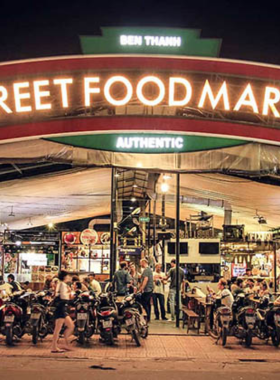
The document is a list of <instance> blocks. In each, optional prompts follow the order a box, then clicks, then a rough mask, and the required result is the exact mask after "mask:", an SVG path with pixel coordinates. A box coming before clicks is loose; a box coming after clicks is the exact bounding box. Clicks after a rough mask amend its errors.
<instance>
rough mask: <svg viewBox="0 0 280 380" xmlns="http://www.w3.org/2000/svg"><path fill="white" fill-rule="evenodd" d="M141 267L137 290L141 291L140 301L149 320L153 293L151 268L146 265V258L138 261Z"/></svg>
mask: <svg viewBox="0 0 280 380" xmlns="http://www.w3.org/2000/svg"><path fill="white" fill-rule="evenodd" d="M140 265H141V268H143V272H142V275H141V285H140V288H139V292H141V293H142V297H141V301H142V305H143V307H144V309H145V310H146V313H147V320H148V322H150V320H151V296H152V294H153V285H154V282H153V272H152V269H151V268H150V267H149V265H148V260H146V259H142V260H141V261H140Z"/></svg>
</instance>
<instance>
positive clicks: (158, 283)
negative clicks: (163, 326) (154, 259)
mask: <svg viewBox="0 0 280 380" xmlns="http://www.w3.org/2000/svg"><path fill="white" fill-rule="evenodd" d="M164 278H165V274H164V273H163V272H162V271H161V264H156V267H155V272H154V273H153V280H154V291H153V304H154V311H155V316H156V318H155V319H156V320H159V309H158V302H159V306H160V313H161V319H162V320H163V321H166V320H167V318H166V316H165V306H164Z"/></svg>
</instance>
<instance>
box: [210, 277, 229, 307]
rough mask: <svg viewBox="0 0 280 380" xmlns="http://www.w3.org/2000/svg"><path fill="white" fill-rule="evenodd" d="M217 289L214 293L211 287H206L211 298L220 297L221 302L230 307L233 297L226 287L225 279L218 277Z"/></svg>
mask: <svg viewBox="0 0 280 380" xmlns="http://www.w3.org/2000/svg"><path fill="white" fill-rule="evenodd" d="M218 289H219V291H218V293H217V294H216V293H215V292H214V291H213V289H211V288H209V287H207V290H208V291H209V293H210V294H211V295H212V297H213V298H221V304H222V305H224V306H227V307H229V308H230V309H231V308H232V304H233V302H234V298H233V295H232V293H231V291H230V290H229V289H228V288H227V281H226V280H225V279H224V278H220V280H219V282H218Z"/></svg>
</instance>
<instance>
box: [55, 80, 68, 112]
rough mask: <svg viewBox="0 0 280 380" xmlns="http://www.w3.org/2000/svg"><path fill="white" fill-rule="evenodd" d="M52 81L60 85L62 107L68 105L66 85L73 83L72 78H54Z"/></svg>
mask: <svg viewBox="0 0 280 380" xmlns="http://www.w3.org/2000/svg"><path fill="white" fill-rule="evenodd" d="M53 83H54V84H56V85H59V86H60V90H61V100H62V107H63V108H67V107H69V102H68V93H67V85H68V84H72V83H73V78H61V79H54V81H53Z"/></svg>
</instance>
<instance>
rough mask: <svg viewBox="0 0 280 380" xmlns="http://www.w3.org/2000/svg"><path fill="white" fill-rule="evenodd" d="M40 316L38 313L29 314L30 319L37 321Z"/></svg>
mask: <svg viewBox="0 0 280 380" xmlns="http://www.w3.org/2000/svg"><path fill="white" fill-rule="evenodd" d="M40 315H41V314H40V313H31V319H39V318H40Z"/></svg>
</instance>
